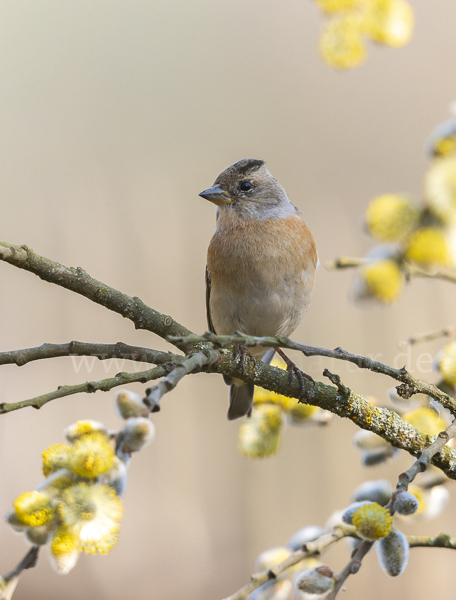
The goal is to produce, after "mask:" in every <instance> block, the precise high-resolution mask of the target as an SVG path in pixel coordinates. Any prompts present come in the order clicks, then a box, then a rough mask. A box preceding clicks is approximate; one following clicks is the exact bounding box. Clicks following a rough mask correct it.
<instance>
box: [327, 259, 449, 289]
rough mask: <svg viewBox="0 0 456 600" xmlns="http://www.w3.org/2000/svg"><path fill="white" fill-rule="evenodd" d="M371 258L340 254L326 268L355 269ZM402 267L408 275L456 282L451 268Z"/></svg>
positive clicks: (406, 265)
mask: <svg viewBox="0 0 456 600" xmlns="http://www.w3.org/2000/svg"><path fill="white" fill-rule="evenodd" d="M372 260H373V259H369V258H353V257H348V256H340V257H339V258H336V259H335V260H333V261H329V262H327V263H326V265H325V266H326V268H327V269H328V270H329V271H333V270H340V269H354V268H357V267H361V266H362V265H365V264H368V263H369V262H372ZM402 269H403V271H404V273H405V274H406V275H409V276H410V277H424V278H427V279H441V280H443V281H448V282H450V283H456V273H455V272H454V270H450V269H438V270H437V269H433V268H429V269H427V268H425V267H420V266H418V265H415V264H411V263H405V262H404V263H402Z"/></svg>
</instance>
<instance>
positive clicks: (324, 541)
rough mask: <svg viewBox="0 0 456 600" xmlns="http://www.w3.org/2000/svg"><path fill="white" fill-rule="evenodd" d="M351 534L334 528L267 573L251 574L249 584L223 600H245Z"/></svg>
mask: <svg viewBox="0 0 456 600" xmlns="http://www.w3.org/2000/svg"><path fill="white" fill-rule="evenodd" d="M350 535H351V533H348V532H347V530H344V529H342V528H336V529H335V530H334V531H332V532H331V533H325V534H323V535H322V536H320V537H319V538H318V539H316V540H314V541H312V542H307V543H306V544H305V545H304V546H303V547H302V549H300V550H296V552H293V554H290V556H289V557H288V558H286V559H285V560H284V561H283V562H281V563H280V564H278V565H276V566H275V567H272V568H271V569H269V570H267V571H261V572H260V573H253V574H252V575H251V578H250V582H249V583H247V584H246V585H244V586H243V587H242V588H241V589H240V590H238V591H237V592H235V593H234V594H232V595H231V596H228V597H227V598H225V600H245V599H246V598H247V596H248V595H249V594H250V593H252V592H253V591H254V590H256V589H257V588H258V587H260V585H263V583H266V582H267V581H271V580H273V579H277V577H278V576H279V575H280V574H281V573H283V572H284V571H286V570H287V569H289V568H290V567H293V566H294V565H296V564H298V563H299V562H301V561H302V560H304V559H306V558H311V557H312V556H319V555H320V554H322V552H324V551H325V550H326V549H327V548H329V547H330V546H331V545H332V544H334V543H336V542H338V541H339V540H341V539H342V538H344V537H347V536H350Z"/></svg>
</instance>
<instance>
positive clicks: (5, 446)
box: [0, 0, 456, 600]
mask: <svg viewBox="0 0 456 600" xmlns="http://www.w3.org/2000/svg"><path fill="white" fill-rule="evenodd" d="M411 5H412V6H413V9H414V12H415V17H416V30H415V35H414V38H413V40H412V42H411V43H410V44H408V45H407V46H406V47H404V48H402V49H391V48H384V47H375V46H374V45H373V44H370V45H369V56H368V60H367V62H366V63H365V65H364V66H362V67H360V68H357V69H355V70H353V71H350V72H346V73H338V72H334V71H332V70H331V69H330V68H329V67H328V66H326V65H325V64H324V63H323V62H322V60H321V59H320V57H319V55H318V51H317V43H318V37H319V31H320V28H321V26H322V22H323V19H322V17H321V15H320V14H319V11H318V9H317V7H316V5H315V4H314V3H313V2H311V1H309V0H281V1H280V2H278V1H277V0H229V1H227V0H223V1H222V0H216V1H214V0H212V1H208V0H194V1H193V2H170V1H169V0H167V1H166V2H165V1H164V0H130V1H129V2H125V1H122V0H103V1H102V0H65V1H62V0H39V1H36V0H33V1H32V0H2V1H1V3H0V82H1V84H0V119H1V132H2V133H1V136H0V162H1V165H2V166H1V169H0V191H1V196H2V200H1V219H0V239H4V240H5V241H8V242H11V243H14V244H27V245H28V246H30V247H31V248H33V249H34V250H35V251H36V252H38V253H40V254H43V255H44V256H47V257H49V258H52V259H54V260H57V261H59V262H62V263H64V264H65V265H69V266H74V267H76V266H80V267H82V268H84V269H85V270H87V271H88V273H90V274H91V275H92V276H93V277H95V278H97V279H99V280H101V281H103V282H105V283H107V284H109V285H111V286H113V287H115V288H118V289H120V290H122V291H123V292H126V293H128V294H131V295H137V296H139V297H140V298H141V299H142V300H143V301H144V302H146V303H147V304H149V305H150V306H152V307H153V308H155V309H157V310H159V311H162V312H165V313H167V314H170V315H172V316H173V317H174V318H175V319H176V320H178V321H179V322H181V323H183V324H185V325H186V326H187V327H188V328H190V329H191V330H193V331H195V332H203V331H205V330H206V322H205V289H204V269H205V262H206V257H205V254H206V248H207V245H208V242H209V239H210V237H211V235H212V232H213V229H214V222H215V208H214V207H213V206H212V205H211V204H210V203H208V202H206V201H204V200H203V199H201V198H199V197H198V193H199V192H200V191H201V190H203V189H205V188H207V187H209V186H210V185H211V184H212V183H213V181H214V179H215V178H216V176H217V175H218V174H219V173H220V172H221V171H222V170H224V169H225V168H226V167H227V166H229V165H230V164H232V163H233V162H235V161H237V160H239V159H241V158H245V157H258V158H262V159H264V160H266V161H267V165H268V167H269V169H270V170H271V172H272V173H273V175H274V176H275V177H276V178H277V179H278V180H279V181H280V182H281V183H282V184H283V186H284V187H285V189H286V190H287V192H288V194H289V196H290V198H291V200H292V202H294V204H296V205H297V206H298V207H299V209H300V210H301V212H302V214H303V216H304V219H305V220H306V222H307V224H308V225H309V227H310V228H311V230H312V231H313V233H314V236H315V238H316V241H317V246H318V248H319V253H320V259H321V262H322V265H323V266H322V267H321V268H320V271H319V273H318V279H317V288H316V292H315V296H314V300H313V302H312V304H311V307H310V310H309V312H308V314H307V316H306V318H305V319H304V321H303V323H302V325H301V326H300V328H299V330H298V331H296V333H295V334H294V336H293V337H294V339H296V340H298V341H301V342H304V343H308V344H313V345H317V346H323V347H330V348H332V347H335V346H342V347H344V348H346V349H348V350H350V351H352V352H356V353H360V354H365V355H369V356H375V357H376V358H378V359H380V360H383V361H384V362H387V363H390V364H393V363H395V364H396V366H402V365H403V364H405V363H406V364H407V366H408V367H409V368H410V369H411V370H412V371H414V372H415V374H416V375H419V376H420V377H422V378H424V379H426V380H429V381H435V380H436V375H435V374H434V373H433V372H432V371H431V367H430V360H429V361H428V362H427V363H426V362H425V361H424V362H423V361H422V360H421V359H422V355H423V354H426V355H428V356H427V357H428V358H429V359H430V357H431V356H433V355H434V354H435V353H436V351H437V349H438V348H439V347H440V346H441V345H442V343H441V342H440V343H439V342H434V343H432V344H427V345H421V346H418V347H417V349H416V350H414V351H413V352H411V353H405V354H404V351H403V350H401V349H400V348H399V347H398V344H399V342H401V341H403V340H405V339H406V338H408V337H409V336H411V335H413V334H415V333H419V332H423V331H427V330H430V329H433V328H440V327H445V326H448V325H451V324H454V320H453V319H454V288H453V287H452V286H451V284H448V283H444V282H434V281H426V280H416V281H413V282H412V284H411V285H409V286H408V287H407V289H406V291H405V293H404V294H403V295H402V297H401V299H400V300H399V301H398V302H397V303H395V304H394V305H392V306H391V307H384V306H373V307H370V308H368V309H361V308H360V307H359V306H356V305H355V304H353V303H352V302H351V301H350V299H349V290H350V286H351V281H352V276H353V274H352V273H349V272H329V271H327V270H325V268H324V264H325V262H327V261H328V260H331V259H333V258H334V257H336V256H338V255H342V254H343V255H348V256H353V255H354V256H360V255H363V254H364V253H365V252H366V251H367V250H368V249H369V248H370V247H371V246H372V245H373V241H372V240H370V239H369V237H368V236H367V235H366V234H365V233H363V226H362V225H363V213H364V211H365V208H366V206H367V203H368V201H369V200H370V199H371V198H373V197H374V196H376V195H378V194H382V193H386V192H405V193H410V194H411V195H412V196H413V197H414V198H416V199H417V200H420V198H421V195H422V188H421V182H422V177H423V173H424V171H425V168H426V164H427V159H426V157H425V156H424V153H423V145H424V143H425V140H426V138H427V136H428V134H429V133H430V131H431V130H432V129H433V127H434V126H435V125H436V124H438V123H439V122H441V121H443V120H445V119H447V118H448V106H449V103H450V102H451V101H452V100H454V99H455V97H456V85H455V77H454V61H455V56H456V36H455V35H454V23H455V22H456V4H454V3H451V2H447V1H446V0H434V1H433V2H432V3H430V2H427V1H425V0H416V1H412V2H411ZM0 281H1V284H0V332H1V335H0V350H3V351H4V350H11V349H18V348H25V347H30V346H37V345H40V344H42V343H43V342H56V343H59V342H68V341H70V340H74V339H76V340H81V341H91V342H106V343H108V342H116V341H124V342H126V343H131V344H134V345H143V346H151V347H156V348H160V349H163V348H168V349H169V348H170V347H169V346H167V345H166V344H165V342H163V341H162V340H159V339H156V338H155V337H154V336H153V335H152V334H150V333H147V332H144V331H135V330H134V328H133V326H132V324H131V323H130V322H129V321H126V320H123V319H121V318H120V317H119V316H118V315H116V314H114V313H109V312H108V311H107V310H105V309H103V308H101V307H99V306H97V305H95V304H92V303H91V302H90V301H88V300H86V299H84V298H82V297H78V296H76V295H75V294H72V293H71V292H68V291H65V290H63V289H59V288H57V287H56V286H52V285H49V284H47V283H45V282H43V281H41V280H39V279H38V278H37V277H35V276H33V275H31V274H29V273H27V272H24V271H20V270H19V269H16V268H14V267H11V266H10V265H8V264H0ZM401 353H402V354H401ZM420 356H421V359H420V360H421V362H418V358H419V357H420ZM294 358H295V359H296V361H297V363H298V364H299V365H300V366H301V367H302V368H304V369H305V370H306V371H307V372H308V373H310V374H311V375H312V376H313V377H314V378H318V379H322V370H323V368H324V367H329V368H332V370H333V371H334V372H337V373H339V374H340V375H341V376H342V377H343V380H344V382H345V383H346V384H347V385H349V386H351V387H353V388H354V390H355V391H357V392H359V393H362V394H366V395H374V396H377V397H378V398H379V399H380V401H383V400H384V399H385V398H386V392H387V390H388V388H389V387H391V386H392V381H390V380H387V379H386V378H383V377H381V376H378V375H373V374H369V373H361V372H358V371H356V369H355V368H353V367H351V368H350V366H347V365H344V364H342V363H337V364H336V363H334V362H331V361H327V360H324V359H304V358H303V357H300V356H298V355H295V356H294ZM417 365H420V366H421V369H418V368H417ZM423 365H425V366H423ZM128 367H129V365H128V364H126V363H125V364H120V363H119V362H117V363H115V362H113V361H110V362H109V361H108V362H107V363H101V362H99V361H95V360H94V361H91V360H89V361H88V362H86V363H81V362H80V361H79V359H78V361H76V362H74V361H72V360H71V359H69V358H68V359H66V358H61V359H53V360H50V361H46V362H35V363H32V364H29V365H26V366H24V367H21V368H18V367H16V366H3V367H2V368H1V369H0V401H2V402H14V401H18V400H21V399H25V398H30V397H33V396H36V395H38V394H41V393H45V392H48V391H51V390H53V389H55V388H56V387H57V386H58V385H62V384H73V383H78V382H81V381H86V380H93V379H100V378H103V377H107V376H112V375H114V374H115V373H117V372H118V371H120V370H126V369H127V368H128ZM131 368H132V369H135V368H136V369H138V366H137V365H133V366H132V367H131ZM131 389H134V390H136V391H138V392H139V393H142V391H143V389H144V386H140V385H136V386H131ZM113 396H114V394H113V393H106V394H102V393H97V394H93V395H87V396H84V395H78V396H71V397H69V398H65V399H61V400H57V401H54V402H52V403H49V404H48V405H46V406H45V407H44V408H43V409H42V410H40V411H35V410H32V409H25V410H23V411H18V412H15V413H12V414H8V415H5V416H3V417H1V418H0V476H1V485H0V513H2V514H4V513H6V511H7V510H8V508H9V507H10V506H11V502H12V500H13V499H14V498H15V497H16V496H17V495H18V494H20V493H21V492H23V491H26V490H29V489H33V488H34V487H35V486H36V485H37V483H38V482H39V481H40V480H41V478H42V477H41V453H42V451H43V449H44V448H46V447H47V446H49V445H51V444H54V443H58V442H61V441H62V430H63V429H64V427H66V426H67V425H69V424H71V423H73V422H74V421H76V420H77V419H86V418H91V419H97V420H100V421H103V422H104V423H105V424H106V425H107V426H108V427H110V428H116V427H119V426H120V424H121V421H120V419H119V417H118V416H117V415H116V413H115V410H114V404H113ZM227 406H228V388H227V387H226V386H225V385H224V384H223V381H222V378H221V377H218V376H215V375H211V376H208V375H204V374H200V375H194V376H191V377H187V378H185V380H184V381H182V382H181V383H180V384H179V387H178V388H177V389H176V390H175V391H174V392H173V393H171V394H169V395H167V396H166V398H164V400H163V406H162V411H161V412H160V413H159V414H156V415H153V417H152V420H153V422H154V423H155V425H156V428H157V435H156V440H155V442H154V443H153V444H152V445H151V446H149V447H148V448H147V449H146V450H144V451H143V452H141V453H139V454H138V455H137V456H135V457H134V460H133V461H132V466H131V468H130V470H129V486H128V489H127V493H126V497H125V516H124V519H123V521H122V529H121V535H120V539H119V543H118V545H117V546H116V547H115V548H114V550H113V551H112V552H111V553H110V554H109V555H108V556H95V557H85V556H83V557H81V560H80V561H79V563H78V565H77V567H76V568H75V569H74V570H73V571H72V572H71V573H70V574H69V575H68V576H66V577H61V576H59V575H57V574H55V573H54V572H53V571H52V569H51V567H50V565H49V561H48V560H47V557H46V551H44V552H42V556H41V559H40V561H39V565H38V567H37V568H36V569H34V570H33V571H29V572H27V573H25V574H24V575H23V577H22V578H21V581H20V584H19V587H18V590H17V592H16V594H15V599H16V600H23V599H26V598H31V597H33V598H34V599H40V598H46V599H47V600H50V599H53V598H62V597H64V598H66V599H68V600H71V599H73V598H74V599H76V598H80V597H82V596H84V597H88V598H94V597H97V598H98V600H105V599H106V600H107V599H110V600H115V599H120V598H125V597H130V598H137V599H142V598H156V599H157V600H171V599H173V600H174V599H175V598H186V599H187V600H196V599H199V600H201V599H203V600H216V599H220V598H223V597H225V596H227V595H229V594H231V593H233V592H234V591H235V590H236V589H238V588H239V587H240V586H241V585H243V584H244V583H246V582H247V581H248V579H249V575H250V573H251V571H252V568H253V560H254V558H255V556H256V555H257V554H259V553H260V552H261V551H262V550H264V549H266V548H269V547H271V546H277V545H281V544H283V543H285V542H286V541H287V539H288V538H289V537H290V536H291V534H292V533H294V531H296V530H297V529H299V528H300V527H302V526H304V525H306V524H317V525H323V524H324V522H325V521H326V519H327V518H328V517H329V516H330V514H331V513H332V512H333V511H334V510H336V509H340V508H343V507H345V506H346V505H347V504H348V502H349V497H350V493H351V491H352V490H353V488H354V487H355V486H357V485H359V484H360V483H361V482H363V481H364V480H366V479H377V478H386V479H389V480H390V482H391V483H392V484H394V483H395V481H396V480H397V475H398V474H399V473H400V472H401V470H403V469H405V468H407V467H408V466H409V465H410V464H411V461H412V459H411V457H409V456H406V455H405V454H404V455H403V456H402V455H401V457H400V458H399V459H398V460H396V461H394V462H392V463H390V464H388V465H386V466H379V467H376V468H371V469H368V468H366V467H361V466H360V457H359V453H358V452H357V451H356V450H355V449H354V448H353V447H352V443H351V438H352V435H353V434H354V432H355V431H356V427H355V426H354V425H353V424H352V423H350V422H348V421H347V422H343V421H342V420H340V419H335V420H334V421H333V422H332V423H331V425H329V426H328V427H314V428H312V427H307V428H291V427H289V428H288V429H287V431H286V432H285V436H284V440H283V444H282V448H281V450H280V451H279V453H278V455H277V456H275V457H273V458H270V459H265V460H260V461H249V460H247V459H245V458H244V457H243V456H241V455H240V454H239V453H238V451H237V447H236V446H237V431H238V428H239V422H233V423H229V422H227V421H226V418H225V414H226V410H227ZM452 486H453V484H450V488H449V489H450V490H451V488H452ZM453 506H454V500H453ZM452 508H453V507H452V506H451V503H450V505H448V506H447V508H446V509H445V511H444V512H443V513H442V515H441V517H439V519H437V520H435V521H430V522H425V523H420V524H419V525H414V526H403V527H402V530H403V531H404V532H405V533H407V534H411V533H414V534H423V535H434V534H438V533H439V532H440V531H446V532H447V533H450V534H452V533H453V534H454V533H455V532H456V517H455V511H454V510H452ZM0 539H1V542H0V572H2V573H5V572H6V571H8V570H9V569H11V568H12V567H13V566H14V565H15V564H16V563H17V561H18V560H19V558H20V557H21V556H22V555H23V554H24V552H25V550H26V546H25V542H24V539H23V537H22V536H19V535H17V534H15V533H14V532H12V531H11V530H10V529H9V528H8V527H7V526H6V525H5V526H2V527H1V529H0ZM455 556H456V555H455V554H454V553H452V552H451V551H449V550H438V549H434V550H425V549H415V550H412V551H411V557H410V563H409V567H408V569H407V570H406V572H405V574H404V575H402V576H401V577H400V578H399V579H398V580H395V579H392V578H389V577H387V576H386V575H385V574H384V573H383V572H382V571H381V570H380V568H379V566H378V563H377V560H376V557H375V555H374V554H372V555H368V556H367V557H366V559H365V560H364V563H363V566H362V569H361V571H360V573H359V574H358V575H357V576H356V577H352V578H350V580H349V581H348V583H347V588H348V592H347V597H348V596H349V597H350V598H353V599H360V598H366V596H367V595H368V596H369V598H370V599H371V600H376V599H380V598H384V597H386V596H388V597H392V598H414V600H420V599H425V598H428V597H429V595H430V594H432V596H433V597H446V596H447V592H446V590H448V588H449V586H450V585H452V584H453V576H452V575H453V570H452V565H454V564H455ZM347 559H348V552H347V549H346V547H345V546H344V544H343V543H341V544H339V547H336V548H334V549H332V550H331V552H330V553H329V554H328V555H327V556H326V558H325V561H326V562H328V563H329V564H330V565H331V566H332V567H333V568H334V570H336V571H339V570H340V569H341V568H342V567H343V565H344V564H345V562H346V561H347ZM374 578H375V586H373V585H372V581H373V579H374Z"/></svg>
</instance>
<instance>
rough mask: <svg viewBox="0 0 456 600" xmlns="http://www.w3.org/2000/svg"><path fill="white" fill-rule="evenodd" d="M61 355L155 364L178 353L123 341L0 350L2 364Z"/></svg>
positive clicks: (43, 345) (72, 343)
mask: <svg viewBox="0 0 456 600" xmlns="http://www.w3.org/2000/svg"><path fill="white" fill-rule="evenodd" d="M61 356H94V357H95V358H98V359H99V360H107V359H109V358H122V359H126V360H133V361H137V362H143V363H151V364H154V365H159V364H163V363H166V362H169V361H170V359H172V358H175V357H176V356H177V355H176V354H170V353H169V352H160V351H159V350H152V349H150V348H142V347H140V346H129V345H128V344H124V343H123V342H117V343H116V344H92V343H88V342H76V341H73V342H69V343H68V344H42V345H41V346H37V347H36V348H24V349H22V350H11V351H9V352H0V365H9V364H15V365H17V366H18V367H22V366H23V365H26V364H27V363H29V362H32V361H34V360H43V359H46V358H59V357H61Z"/></svg>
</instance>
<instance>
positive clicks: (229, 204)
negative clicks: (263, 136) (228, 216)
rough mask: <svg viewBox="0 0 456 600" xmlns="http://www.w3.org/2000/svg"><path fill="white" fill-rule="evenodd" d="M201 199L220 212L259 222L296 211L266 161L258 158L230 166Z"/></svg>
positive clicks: (244, 160) (245, 159) (247, 159)
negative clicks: (231, 212)
mask: <svg viewBox="0 0 456 600" xmlns="http://www.w3.org/2000/svg"><path fill="white" fill-rule="evenodd" d="M199 195H200V196H201V197H202V198H205V199H206V200H210V201H211V202H213V203H214V204H216V205H217V207H218V209H219V210H234V211H235V212H236V213H238V214H239V216H244V217H250V218H256V219H268V218H274V217H282V216H286V214H291V212H292V210H293V211H294V210H296V209H295V207H294V206H293V205H292V204H291V202H290V201H289V199H288V196H287V194H286V192H285V190H284V189H283V187H282V186H281V185H280V183H279V182H278V181H276V180H275V179H274V177H273V176H272V175H271V173H270V172H269V171H268V170H267V169H266V167H265V164H264V160H260V159H258V158H244V159H243V160H240V161H239V162H237V163H235V164H234V165H231V167H228V169H226V170H225V171H223V173H220V175H219V176H218V177H217V179H216V180H215V182H214V185H213V186H212V187H210V188H209V189H207V190H204V192H201V194H199ZM290 207H291V208H290Z"/></svg>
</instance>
